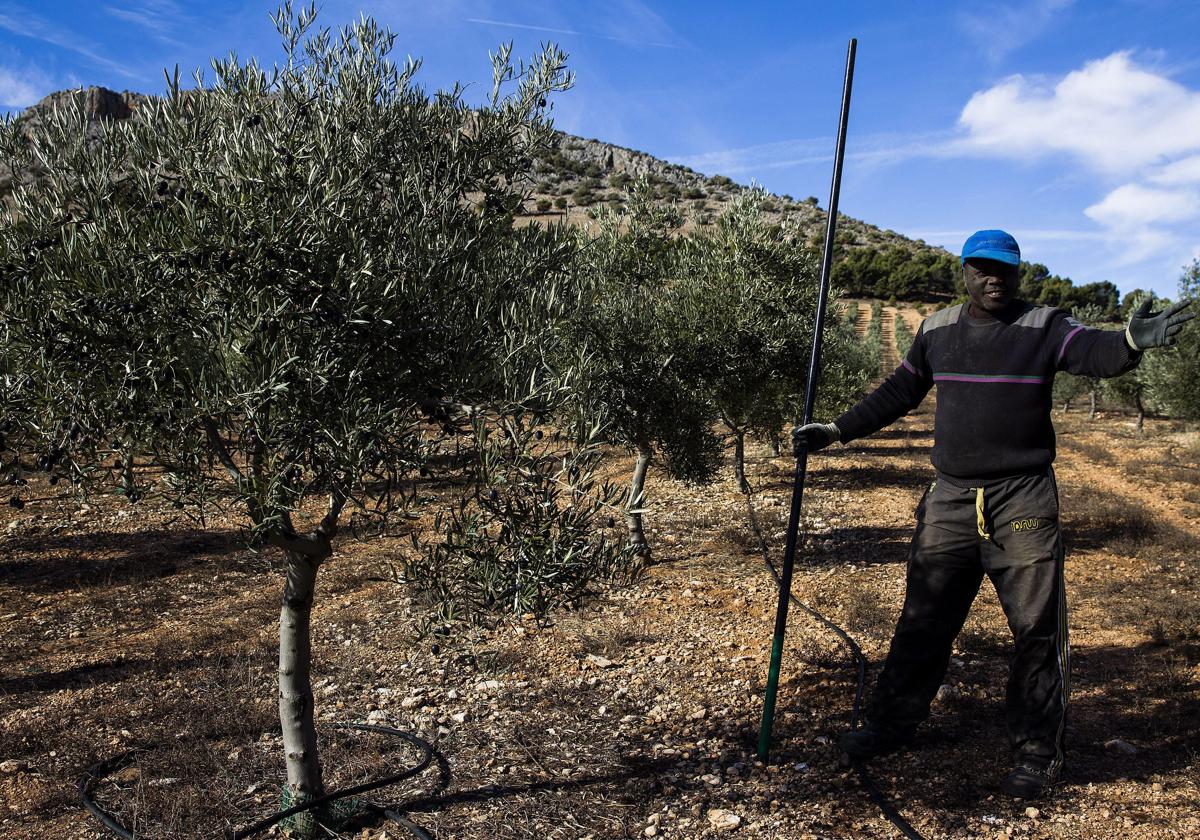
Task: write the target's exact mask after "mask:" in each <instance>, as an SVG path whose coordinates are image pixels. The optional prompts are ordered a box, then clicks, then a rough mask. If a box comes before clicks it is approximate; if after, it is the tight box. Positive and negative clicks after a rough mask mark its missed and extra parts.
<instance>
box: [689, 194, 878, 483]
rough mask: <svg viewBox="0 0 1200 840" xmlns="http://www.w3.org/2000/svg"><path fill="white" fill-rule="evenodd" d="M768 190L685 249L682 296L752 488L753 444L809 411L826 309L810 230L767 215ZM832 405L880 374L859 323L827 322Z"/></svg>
mask: <svg viewBox="0 0 1200 840" xmlns="http://www.w3.org/2000/svg"><path fill="white" fill-rule="evenodd" d="M765 197H766V193H764V192H763V191H762V190H761V189H751V190H746V191H744V192H743V193H741V194H740V195H739V196H738V197H737V198H735V199H734V201H733V202H732V203H731V204H730V205H729V206H728V207H727V208H726V209H725V210H724V211H723V212H722V213H721V215H720V216H719V217H718V219H717V220H716V224H715V225H714V226H713V227H712V228H711V229H710V230H707V231H701V232H698V233H697V234H695V235H694V236H693V237H692V238H690V239H689V240H688V241H687V242H686V244H685V246H684V254H685V257H684V258H685V263H686V268H685V270H684V271H682V272H681V275H680V283H679V286H678V288H679V290H680V292H681V294H680V295H679V300H680V303H681V304H686V306H685V310H684V311H686V312H687V314H688V317H689V318H690V320H691V326H689V327H688V332H689V333H690V334H691V335H693V336H694V340H695V341H696V342H698V343H699V344H701V345H702V350H701V352H700V353H699V358H701V359H703V360H704V362H705V364H704V366H703V370H702V374H701V379H700V381H701V382H702V384H703V387H704V389H705V392H706V394H707V396H708V398H709V399H711V401H712V403H713V405H714V407H715V408H716V411H717V415H718V417H719V418H720V421H721V423H722V425H723V426H724V427H725V429H726V430H727V432H728V434H729V437H730V438H732V440H733V444H734V475H735V477H736V479H737V481H738V484H739V486H741V487H742V488H743V489H745V488H746V487H747V483H746V470H745V441H746V435H747V434H748V433H754V434H756V435H758V436H760V437H763V438H765V439H767V440H768V441H772V440H776V439H778V437H779V432H780V430H781V428H782V427H783V425H784V424H785V423H788V422H789V421H794V420H795V419H797V417H798V416H799V415H800V413H801V412H802V407H803V401H804V391H805V384H806V382H807V379H808V364H809V356H810V353H811V348H812V332H813V322H814V317H815V314H816V298H817V266H816V260H815V255H814V254H813V253H812V252H811V251H809V250H808V249H807V248H804V247H803V246H802V244H801V235H800V231H799V230H798V229H797V228H795V227H794V226H792V225H791V224H790V223H787V224H785V226H780V225H778V224H775V223H774V222H772V221H770V220H768V218H767V217H766V215H765V211H764V198H765ZM825 323H826V341H827V342H828V343H827V344H825V364H824V365H823V370H822V375H821V381H820V394H821V396H822V402H823V407H828V408H830V409H831V410H835V409H836V408H840V407H844V406H845V405H847V404H848V403H850V402H851V401H853V400H854V399H856V398H857V397H858V396H860V395H861V394H862V392H863V389H864V388H865V387H866V384H867V382H868V381H869V380H870V378H871V372H872V370H873V368H872V365H871V363H870V356H871V353H870V349H869V348H866V347H862V350H861V352H855V351H856V350H857V349H858V345H861V342H859V341H858V340H857V338H856V337H855V335H854V328H853V325H852V324H851V323H849V322H845V321H843V320H842V319H840V318H838V317H837V316H836V313H834V314H833V317H830V318H828V319H827V320H826V322H825Z"/></svg>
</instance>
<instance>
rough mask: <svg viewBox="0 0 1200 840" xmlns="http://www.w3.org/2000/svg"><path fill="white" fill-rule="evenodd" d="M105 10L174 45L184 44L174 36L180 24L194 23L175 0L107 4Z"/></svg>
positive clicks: (144, 0)
mask: <svg viewBox="0 0 1200 840" xmlns="http://www.w3.org/2000/svg"><path fill="white" fill-rule="evenodd" d="M104 11H105V13H106V14H108V15H109V16H110V17H115V18H117V19H118V20H122V21H125V22H126V23H132V24H134V25H135V26H139V27H141V28H142V29H145V30H146V31H147V32H149V33H150V34H151V36H153V37H154V38H155V39H156V40H158V41H161V42H163V43H165V44H170V45H172V46H183V44H182V42H181V41H179V40H177V39H176V38H174V37H172V33H174V32H175V31H176V30H177V29H178V27H179V26H180V24H183V23H185V22H186V23H188V24H189V25H191V24H192V23H194V22H193V21H188V19H187V15H186V14H185V13H184V11H183V9H182V8H180V6H179V4H178V3H176V2H174V0H139V2H132V3H130V2H127V3H122V4H120V5H119V6H105V7H104Z"/></svg>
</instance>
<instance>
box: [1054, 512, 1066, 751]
mask: <svg viewBox="0 0 1200 840" xmlns="http://www.w3.org/2000/svg"><path fill="white" fill-rule="evenodd" d="M1055 549H1056V553H1057V554H1058V557H1057V558H1056V560H1055V566H1056V567H1057V570H1058V581H1057V584H1058V673H1059V676H1060V677H1061V686H1062V715H1061V717H1060V718H1059V722H1058V732H1057V733H1055V737H1054V761H1053V762H1051V765H1050V771H1051V775H1057V773H1058V771H1059V770H1061V769H1062V766H1063V759H1064V756H1063V734H1064V733H1063V730H1064V729H1065V728H1066V725H1067V697H1068V695H1069V694H1070V691H1071V642H1070V638H1069V625H1068V621H1067V574H1066V553H1065V551H1064V550H1063V544H1062V530H1061V525H1060V530H1059V532H1058V539H1057V540H1056V541H1055Z"/></svg>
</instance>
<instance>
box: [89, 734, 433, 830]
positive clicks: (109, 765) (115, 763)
mask: <svg viewBox="0 0 1200 840" xmlns="http://www.w3.org/2000/svg"><path fill="white" fill-rule="evenodd" d="M333 728H334V729H350V730H354V731H357V732H376V733H379V734H381V735H389V736H391V737H393V738H399V739H401V740H402V741H407V742H408V743H410V744H412V745H413V746H414V747H416V748H417V749H418V750H419V751H420V754H421V759H420V761H418V762H417V763H416V764H414V765H412V766H411V767H406V768H405V769H403V770H401V771H400V772H398V773H393V774H392V775H390V776H384V777H383V778H382V779H376V780H375V781H373V782H364V783H362V784H360V785H352V786H350V787H345V788H341V789H340V790H335V791H333V792H332V793H327V794H326V795H324V796H320V797H317V798H316V799H310V800H308V801H307V802H303V803H301V804H299V805H295V806H293V807H291V808H286V809H284V810H282V811H278V812H276V813H274V814H271V815H270V816H268V817H264V818H263V819H261V820H259V821H258V822H256V823H254V824H253V825H250V826H247V827H246V828H243V829H241V830H239V831H227V832H226V833H225V835H224V836H225V838H226V840H243V838H246V837H252V836H254V835H255V834H259V833H261V832H263V831H266V830H267V829H268V828H270V827H271V826H273V825H275V824H276V823H278V822H282V821H283V820H286V819H287V818H288V817H292V816H295V815H296V814H299V813H303V812H304V811H311V810H313V809H315V808H321V807H323V806H325V805H329V804H330V803H332V802H336V801H338V800H339V799H345V798H347V797H350V796H358V795H360V794H363V793H369V792H370V791H373V790H377V789H378V788H381V787H386V786H387V785H394V784H396V783H397V782H402V781H404V780H405V779H407V778H410V777H412V776H415V775H417V774H418V773H421V772H422V771H424V770H425V769H426V768H427V767H429V765H430V764H432V763H433V755H434V751H433V745H432V744H430V743H429V742H428V741H426V740H425V739H423V738H418V737H417V736H416V735H413V734H412V733H410V732H404V731H402V730H400V729H393V728H392V727H390V726H377V725H375V724H370V723H335V724H333ZM143 752H145V750H129V751H128V752H124V753H121V754H120V755H116V756H113V757H111V758H106V759H104V760H103V761H100V762H98V763H96V764H94V765H92V767H90V768H89V769H88V771H87V772H86V773H85V774H84V775H83V776H82V777H81V778H80V779H79V798H80V800H81V801H82V802H83V807H84V808H86V809H87V810H88V811H89V812H90V813H91V814H92V815H93V816H95V817H96V818H97V819H98V820H100V822H101V823H103V824H104V826H105V828H107V829H108V830H109V831H111V832H112V833H113V834H116V835H117V836H118V837H122V838H124V840H137V834H135V832H133V831H130V830H129V829H128V828H126V827H125V826H124V825H122V824H121V823H120V822H119V821H118V820H117V819H116V817H114V816H113V815H112V814H110V813H108V812H107V811H105V810H104V809H103V808H101V807H100V806H99V805H98V804H96V800H95V798H94V797H93V796H92V791H93V788H94V787H95V785H96V783H97V782H99V781H100V780H102V779H103V778H104V777H105V776H108V775H109V774H111V773H115V772H117V771H118V770H121V769H123V768H125V767H128V766H129V765H130V764H132V763H133V761H134V759H135V758H136V757H137V756H138V755H140V754H141V753H143ZM366 808H367V810H369V811H372V812H374V813H376V814H381V815H382V816H384V817H385V818H386V819H389V820H391V821H392V822H394V823H396V824H397V825H400V826H401V827H403V828H404V829H406V830H407V831H408V832H409V833H410V834H412V835H413V836H414V837H416V838H418V840H433V836H432V835H431V834H429V832H427V831H425V829H423V828H421V827H420V826H419V825H416V824H415V823H413V822H411V821H409V820H408V819H406V818H405V817H404V816H403V815H402V814H401V813H399V812H398V811H397V810H396V809H394V808H381V807H380V806H378V805H372V804H369V803H367V804H366Z"/></svg>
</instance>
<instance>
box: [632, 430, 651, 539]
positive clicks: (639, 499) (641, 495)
mask: <svg viewBox="0 0 1200 840" xmlns="http://www.w3.org/2000/svg"><path fill="white" fill-rule="evenodd" d="M652 455H653V450H652V449H651V447H650V444H648V443H641V444H638V450H637V461H635V462H634V465H633V480H632V481H631V482H630V483H629V504H628V505H627V506H626V508H625V528H626V529H627V530H628V531H629V545H630V547H632V548H633V550H634V552H635V553H636V554H637V555H638V556H639V557H641V558H642V559H643V560H649V559H650V546H649V545H648V544H647V543H646V532H645V530H644V528H643V527H642V514H641V513H640V512H639V511H640V510H641V508H642V507H643V503H644V502H645V499H646V492H645V491H646V470H647V469H648V468H649V466H650V457H651V456H652Z"/></svg>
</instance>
